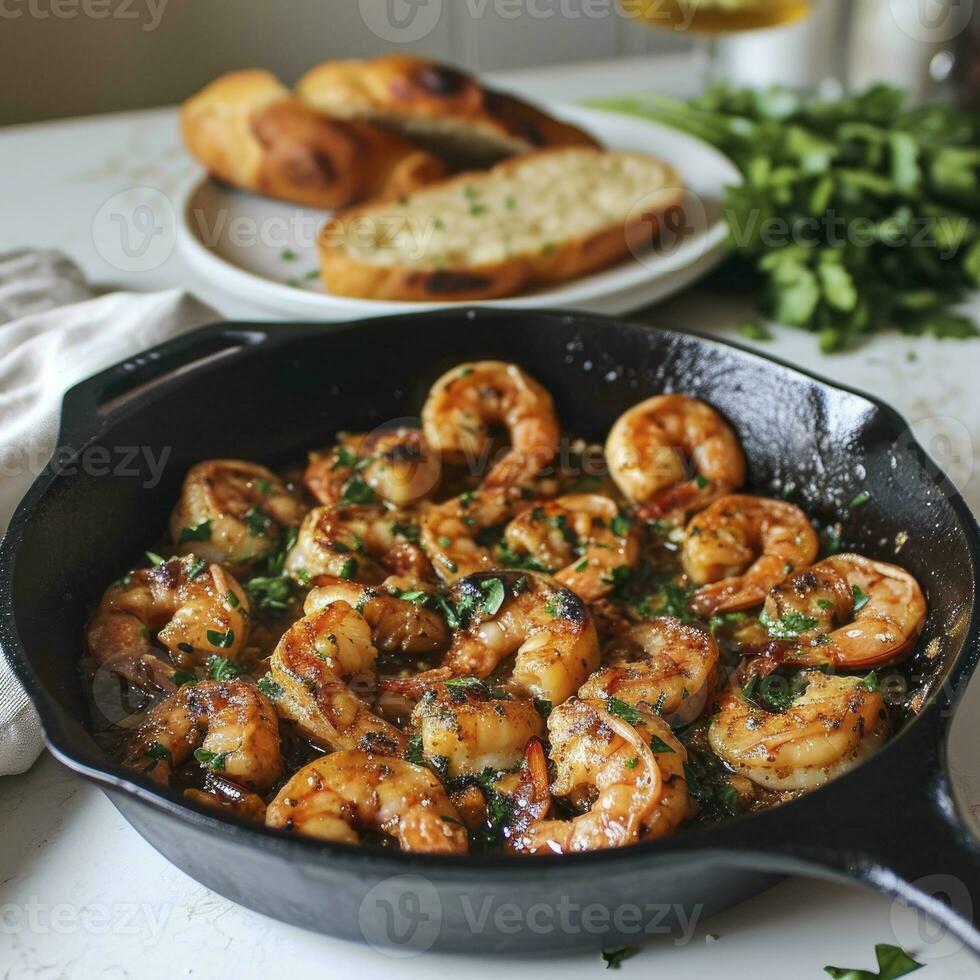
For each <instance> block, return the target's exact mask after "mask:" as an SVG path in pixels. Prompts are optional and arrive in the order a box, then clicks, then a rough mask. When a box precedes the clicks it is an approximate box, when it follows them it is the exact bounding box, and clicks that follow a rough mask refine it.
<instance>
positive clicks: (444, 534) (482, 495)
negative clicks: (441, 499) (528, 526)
mask: <svg viewBox="0 0 980 980" xmlns="http://www.w3.org/2000/svg"><path fill="white" fill-rule="evenodd" d="M530 506H531V504H530V503H529V502H528V501H527V500H525V499H524V498H523V497H522V496H521V494H520V493H519V492H518V491H516V490H515V488H510V489H496V490H477V491H471V492H469V493H464V494H462V495H460V496H459V497H453V498H452V500H447V501H446V502H445V503H442V504H437V505H436V506H435V507H432V508H430V509H429V511H428V512H427V513H426V514H425V516H424V517H423V518H422V529H421V540H422V547H423V548H425V551H426V553H427V554H428V556H429V557H430V558H431V559H432V565H433V567H434V568H435V570H436V573H437V574H438V575H439V577H440V578H441V579H442V580H443V581H444V582H455V581H456V580H457V579H460V578H462V577H463V576H464V575H472V574H473V573H474V572H482V571H486V570H487V569H490V568H497V567H499V565H500V562H499V561H498V560H497V559H496V558H495V557H494V554H493V550H492V549H491V548H490V547H489V546H488V545H486V544H483V543H481V532H485V531H488V530H490V529H492V528H494V527H498V526H500V525H503V524H506V523H507V522H508V521H511V520H513V519H514V518H515V517H516V516H517V515H518V514H521V513H523V511H525V510H527V508H528V507H530Z"/></svg>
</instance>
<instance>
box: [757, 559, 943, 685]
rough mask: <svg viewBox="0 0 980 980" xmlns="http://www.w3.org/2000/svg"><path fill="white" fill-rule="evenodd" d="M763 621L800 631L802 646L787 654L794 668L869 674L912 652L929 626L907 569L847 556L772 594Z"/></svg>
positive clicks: (794, 578)
mask: <svg viewBox="0 0 980 980" xmlns="http://www.w3.org/2000/svg"><path fill="white" fill-rule="evenodd" d="M787 617H789V618H787ZM764 618H766V619H767V620H768V622H770V623H776V624H786V623H789V624H790V626H791V627H794V629H793V630H792V632H793V633H795V634H796V635H797V636H798V639H797V640H796V641H795V642H794V643H793V644H792V646H791V647H790V648H789V649H788V650H784V651H783V652H782V658H783V659H784V660H786V661H788V662H789V663H796V664H833V665H834V666H835V667H840V668H843V669H844V670H868V669H870V668H872V667H880V666H882V665H883V664H887V663H894V662H895V661H896V660H899V659H901V658H902V657H903V656H905V655H906V654H908V653H909V652H911V650H912V648H913V647H914V646H915V641H916V639H917V638H918V636H919V633H920V632H921V631H922V626H923V623H925V618H926V600H925V597H924V596H923V594H922V589H921V588H919V583H918V582H916V580H915V579H914V578H913V577H912V576H911V575H910V574H909V573H908V572H907V571H905V569H904V568H900V567H899V566H898V565H889V564H888V563H886V562H883V561H872V560H871V559H870V558H864V557H863V556H861V555H853V554H842V555H834V556H832V557H831V558H825V559H824V560H823V561H821V562H818V563H817V564H816V565H813V566H811V567H810V568H808V569H805V570H803V571H801V572H797V573H795V574H794V575H792V576H790V578H788V579H787V580H786V581H785V582H783V583H782V585H779V586H777V587H776V588H775V589H773V590H772V591H771V592H770V593H769V595H768V597H767V598H766V604H765V607H764ZM837 624H841V625H837ZM776 630H777V632H778V631H779V627H778V625H777V627H776Z"/></svg>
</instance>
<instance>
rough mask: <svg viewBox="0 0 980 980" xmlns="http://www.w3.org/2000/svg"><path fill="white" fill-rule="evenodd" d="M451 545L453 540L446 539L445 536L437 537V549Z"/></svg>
mask: <svg viewBox="0 0 980 980" xmlns="http://www.w3.org/2000/svg"><path fill="white" fill-rule="evenodd" d="M452 543H453V539H452V538H449V537H446V535H445V534H440V535H439V547H440V548H448V547H449V546H450V545H451V544H452Z"/></svg>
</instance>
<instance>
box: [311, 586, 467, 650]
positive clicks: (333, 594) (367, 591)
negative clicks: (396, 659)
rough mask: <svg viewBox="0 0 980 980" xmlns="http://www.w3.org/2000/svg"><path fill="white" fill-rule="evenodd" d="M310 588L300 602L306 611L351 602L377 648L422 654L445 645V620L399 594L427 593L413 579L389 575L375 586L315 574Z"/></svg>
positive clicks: (424, 596)
mask: <svg viewBox="0 0 980 980" xmlns="http://www.w3.org/2000/svg"><path fill="white" fill-rule="evenodd" d="M313 585H314V588H313V589H312V590H311V591H310V592H309V594H308V595H307V597H306V601H305V602H304V604H303V611H304V612H305V613H306V614H307V615H310V614H312V613H316V612H319V611H320V610H321V609H325V608H326V607H327V606H329V605H332V604H333V603H334V602H346V603H347V604H348V605H350V606H353V607H354V608H355V609H356V610H357V611H358V612H359V613H360V614H361V615H362V616H363V617H364V620H365V622H366V623H367V624H368V626H370V627H371V640H372V642H373V643H374V645H375V646H376V647H377V648H378V649H379V650H384V651H385V652H389V653H390V652H394V651H400V652H402V653H407V654H426V653H433V652H437V651H440V650H445V648H446V647H447V646H449V628H448V626H447V625H446V620H445V619H444V618H443V617H442V616H441V615H440V614H439V613H437V612H436V611H435V610H434V609H427V608H426V607H425V606H424V605H422V604H420V602H413V601H411V600H409V599H404V598H401V596H402V595H412V596H414V597H416V598H418V599H425V598H426V596H428V595H430V594H431V593H429V592H428V591H427V590H426V589H424V588H421V589H420V588H419V587H418V583H417V582H413V581H411V580H409V579H402V578H399V577H398V576H395V575H392V576H389V577H388V578H386V579H385V580H384V582H382V584H381V585H379V586H371V585H361V584H360V583H358V582H348V581H347V580H346V579H342V578H337V577H335V576H332V575H318V576H317V577H316V578H315V579H314V580H313Z"/></svg>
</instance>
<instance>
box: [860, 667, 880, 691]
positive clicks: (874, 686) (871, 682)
mask: <svg viewBox="0 0 980 980" xmlns="http://www.w3.org/2000/svg"><path fill="white" fill-rule="evenodd" d="M863 684H864V686H865V687H866V688H867V689H868V690H869V691H877V690H879V687H880V685H879V684H878V675H877V673H875V671H871V673H870V674H868V676H867V677H865V678H864V681H863Z"/></svg>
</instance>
